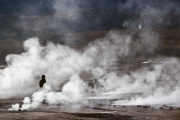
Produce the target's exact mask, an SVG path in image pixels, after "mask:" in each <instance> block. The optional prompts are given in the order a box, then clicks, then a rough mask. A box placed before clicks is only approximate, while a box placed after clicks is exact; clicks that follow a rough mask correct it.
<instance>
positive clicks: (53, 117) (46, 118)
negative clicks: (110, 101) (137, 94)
mask: <svg viewBox="0 0 180 120" xmlns="http://www.w3.org/2000/svg"><path fill="white" fill-rule="evenodd" d="M22 100H23V98H13V99H1V100H0V120H179V118H180V109H179V108H164V109H162V108H161V109H156V108H149V107H147V106H119V107H117V106H116V107H113V106H106V107H105V106H99V107H95V108H88V107H87V108H79V109H77V108H76V109H75V108H66V109H65V108H62V107H61V106H48V105H42V106H41V107H40V108H38V109H35V110H30V111H17V112H12V111H8V108H10V107H11V105H12V104H14V103H19V104H22Z"/></svg>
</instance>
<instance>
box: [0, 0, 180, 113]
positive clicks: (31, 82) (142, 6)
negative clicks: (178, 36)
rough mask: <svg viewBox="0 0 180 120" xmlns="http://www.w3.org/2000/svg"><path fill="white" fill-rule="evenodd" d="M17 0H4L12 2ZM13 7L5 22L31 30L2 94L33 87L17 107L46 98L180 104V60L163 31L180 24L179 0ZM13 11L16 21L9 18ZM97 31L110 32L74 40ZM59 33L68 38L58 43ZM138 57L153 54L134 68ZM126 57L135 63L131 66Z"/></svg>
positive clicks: (73, 0)
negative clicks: (171, 51) (167, 49)
mask: <svg viewBox="0 0 180 120" xmlns="http://www.w3.org/2000/svg"><path fill="white" fill-rule="evenodd" d="M10 1H11V0H8V1H1V2H2V3H3V4H4V7H7V8H9V6H7V4H8V3H9V2H10ZM10 6H12V7H10V8H12V9H13V10H12V11H11V10H9V9H10V8H9V9H6V10H7V11H2V12H3V13H2V15H4V14H6V15H10V17H9V16H6V17H7V19H5V20H4V17H2V19H1V20H4V22H5V23H9V24H7V25H2V26H5V27H7V28H8V27H9V26H13V28H14V29H18V30H19V31H20V33H21V31H23V32H22V33H21V34H20V38H21V39H22V38H23V37H24V36H25V37H24V38H26V40H25V39H23V40H25V41H23V50H21V53H17V54H13V53H11V54H8V55H7V56H6V57H5V61H6V63H7V67H6V68H4V69H0V91H1V96H0V97H1V98H11V97H15V96H16V97H17V96H22V95H24V96H25V95H30V94H32V97H25V98H24V101H23V105H22V106H19V104H14V105H12V108H10V109H9V110H10V111H11V110H12V111H14V110H15V111H17V110H19V108H20V109H21V110H30V109H36V108H38V107H40V106H41V105H42V103H43V102H44V101H45V102H47V103H48V105H50V106H51V105H57V106H61V107H65V108H66V107H76V108H81V107H86V106H91V105H92V106H96V105H97V104H98V100H107V99H108V100H111V101H109V103H103V104H105V105H116V106H118V105H120V106H121V105H122V106H123V105H150V106H152V107H153V106H162V105H171V106H176V107H177V106H180V104H179V100H180V97H179V94H180V81H179V79H178V78H179V77H180V76H179V74H178V73H179V71H180V67H179V63H180V61H179V58H178V57H176V56H166V55H165V54H163V53H161V52H159V51H160V50H161V49H162V48H163V47H164V43H163V42H162V40H161V39H160V38H162V36H161V35H160V34H159V33H158V32H157V30H156V29H157V28H158V29H164V28H174V29H178V28H179V19H180V17H179V12H180V10H179V2H178V1H176V0H172V1H168V0H164V2H162V1H161V2H160V1H155V0H152V1H145V0H136V1H134V0H121V1H120V0H119V1H118V0H115V1H114V2H110V1H108V0H103V1H100V0H92V1H84V0H66V1H65V0H52V1H50V0H43V1H42V0H40V1H28V0H25V1H22V0H20V1H19V2H17V1H15V0H12V2H11V4H10ZM19 6H21V7H19ZM22 6H24V7H22ZM18 7H19V9H15V8H18ZM3 10H4V9H3ZM11 15H12V16H11ZM107 15H108V16H107ZM176 16H178V17H177V18H176ZM10 18H15V21H13V22H12V23H11V22H8V21H10ZM174 18H176V19H174ZM154 28H156V29H154ZM117 29H123V30H122V31H123V32H119V31H118V30H117ZM8 30H9V28H8ZM92 30H94V31H97V30H109V32H107V34H106V35H104V36H101V37H100V38H96V39H94V40H89V41H88V42H87V44H86V45H84V46H83V47H81V49H75V48H73V47H71V46H70V45H73V44H76V43H78V42H80V41H81V42H84V41H87V40H85V38H83V36H80V35H79V36H77V35H75V34H76V33H78V32H79V31H81V32H82V31H83V32H89V31H92ZM128 30H129V31H128ZM5 35H6V34H5ZM18 35H19V34H18ZM21 35H22V36H23V37H22V36H21ZM48 35H51V36H53V37H51V39H49V38H48V37H46V36H48ZM91 35H92V34H90V37H92V36H91ZM2 36H3V35H2ZM12 36H13V35H12ZM27 36H28V37H27ZM38 36H45V37H43V39H41V38H38ZM59 36H61V37H59ZM62 36H63V37H62ZM2 38H3V37H2ZM53 38H54V39H56V40H59V39H60V38H61V40H59V41H61V42H59V43H58V42H53V41H55V40H53ZM8 39H9V38H8ZM61 43H63V44H61ZM68 45H69V46H68ZM135 58H138V59H141V58H145V59H143V60H141V61H140V62H137V63H136V61H135V62H134V64H138V67H132V69H129V68H128V67H129V66H130V64H131V63H128V60H130V59H135ZM123 60H124V63H127V64H128V65H124V66H123V65H122V64H123ZM119 64H120V65H119ZM120 67H121V68H120ZM126 67H127V68H126ZM41 75H46V81H47V83H46V84H45V85H44V87H43V88H41V89H39V86H38V83H39V80H40V76H41ZM83 75H84V76H85V75H89V76H90V77H89V78H88V79H86V78H85V77H84V76H83ZM24 96H23V97H24ZM96 100H97V101H96ZM90 103H91V105H90Z"/></svg>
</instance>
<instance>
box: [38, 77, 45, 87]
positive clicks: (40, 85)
mask: <svg viewBox="0 0 180 120" xmlns="http://www.w3.org/2000/svg"><path fill="white" fill-rule="evenodd" d="M44 83H46V79H45V75H42V79H41V80H40V81H39V87H40V88H42V87H43V85H44Z"/></svg>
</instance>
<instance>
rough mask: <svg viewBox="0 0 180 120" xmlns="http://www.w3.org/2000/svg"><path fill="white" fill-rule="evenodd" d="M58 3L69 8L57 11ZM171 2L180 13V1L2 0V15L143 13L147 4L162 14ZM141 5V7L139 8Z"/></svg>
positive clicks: (0, 8)
mask: <svg viewBox="0 0 180 120" xmlns="http://www.w3.org/2000/svg"><path fill="white" fill-rule="evenodd" d="M57 2H58V3H62V4H66V6H67V5H68V7H66V8H64V7H63V9H61V8H60V9H59V10H60V11H57V9H56V8H57V6H56V3H57ZM169 2H171V3H172V2H173V3H175V4H174V6H173V7H174V10H172V12H174V11H175V12H180V10H179V9H178V10H177V8H179V6H180V1H179V0H160V1H159V0H151V1H148V0H0V14H3V15H41V14H53V13H56V12H63V11H67V10H74V9H77V8H80V9H81V8H82V9H84V8H96V9H113V10H118V11H120V12H141V11H142V10H143V8H144V7H145V6H147V4H148V5H152V6H154V7H156V8H162V12H166V11H164V9H163V8H164V7H167V6H169ZM127 4H128V5H127ZM129 4H130V5H129ZM139 4H140V5H141V6H139ZM55 6H56V8H55ZM74 6H76V7H74ZM124 6H125V7H124Z"/></svg>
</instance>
